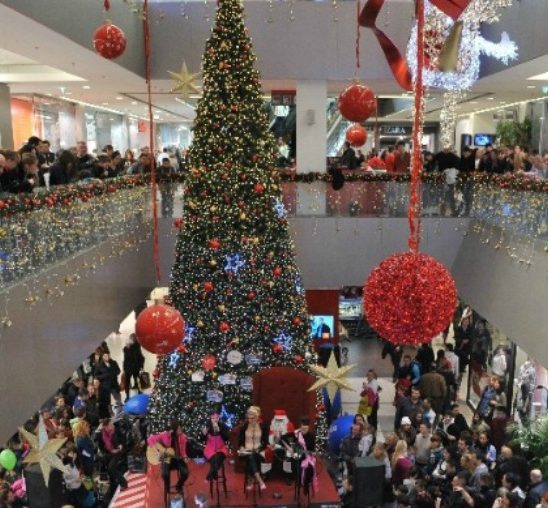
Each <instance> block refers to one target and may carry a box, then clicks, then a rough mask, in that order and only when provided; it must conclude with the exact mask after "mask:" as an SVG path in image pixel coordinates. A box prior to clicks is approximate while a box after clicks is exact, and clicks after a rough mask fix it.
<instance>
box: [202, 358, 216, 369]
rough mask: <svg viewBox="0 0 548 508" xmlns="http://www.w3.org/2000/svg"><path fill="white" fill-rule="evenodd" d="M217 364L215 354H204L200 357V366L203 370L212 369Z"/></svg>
mask: <svg viewBox="0 0 548 508" xmlns="http://www.w3.org/2000/svg"><path fill="white" fill-rule="evenodd" d="M216 366H217V358H216V357H215V355H205V356H204V357H203V358H202V367H203V368H204V370H213V369H214V368H215V367H216Z"/></svg>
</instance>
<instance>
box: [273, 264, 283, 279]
mask: <svg viewBox="0 0 548 508" xmlns="http://www.w3.org/2000/svg"><path fill="white" fill-rule="evenodd" d="M272 273H273V274H274V277H279V276H280V275H281V274H282V268H281V267H280V266H277V267H276V268H274V270H272Z"/></svg>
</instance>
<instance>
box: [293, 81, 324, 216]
mask: <svg viewBox="0 0 548 508" xmlns="http://www.w3.org/2000/svg"><path fill="white" fill-rule="evenodd" d="M326 108H327V82H326V81H298V82H297V173H309V172H311V171H314V172H325V170H326V162H325V160H326V154H327V111H326ZM325 195H326V192H325V183H323V182H316V183H313V184H309V183H302V184H298V186H297V215H325V212H326V202H325Z"/></svg>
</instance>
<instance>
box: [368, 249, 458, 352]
mask: <svg viewBox="0 0 548 508" xmlns="http://www.w3.org/2000/svg"><path fill="white" fill-rule="evenodd" d="M456 305H457V289H456V287H455V282H454V280H453V277H452V276H451V274H450V273H449V271H448V270H447V269H446V268H445V267H444V266H443V265H442V264H441V263H440V262H439V261H437V260H436V259H434V258H433V257H431V256H428V255H426V254H422V253H419V252H406V253H396V254H392V255H391V256H389V257H388V258H386V259H385V260H384V261H382V262H381V263H380V264H379V265H378V266H377V267H376V268H375V269H373V271H372V272H371V273H370V275H369V277H368V279H367V282H366V284H365V288H364V311H365V315H366V318H367V321H368V322H369V324H370V325H371V326H372V327H373V328H374V329H375V331H376V332H377V333H378V334H379V335H380V337H382V338H383V339H386V340H389V341H390V342H393V343H394V344H413V345H415V344H423V343H425V342H429V341H431V340H432V339H433V338H434V337H435V336H436V335H438V334H439V333H441V332H442V331H443V330H445V328H447V326H448V325H449V323H450V322H451V319H452V317H453V314H454V312H455V307H456Z"/></svg>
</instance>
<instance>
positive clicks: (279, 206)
mask: <svg viewBox="0 0 548 508" xmlns="http://www.w3.org/2000/svg"><path fill="white" fill-rule="evenodd" d="M274 211H275V212H276V215H277V216H278V219H283V218H284V217H285V216H286V215H287V210H286V209H285V206H284V204H283V203H282V200H281V199H280V198H276V200H275V202H274Z"/></svg>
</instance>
